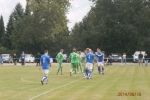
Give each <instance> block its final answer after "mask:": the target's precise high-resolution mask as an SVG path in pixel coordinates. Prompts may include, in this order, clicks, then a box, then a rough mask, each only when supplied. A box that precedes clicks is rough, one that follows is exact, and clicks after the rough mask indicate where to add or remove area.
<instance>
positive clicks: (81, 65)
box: [79, 62, 83, 73]
mask: <svg viewBox="0 0 150 100" xmlns="http://www.w3.org/2000/svg"><path fill="white" fill-rule="evenodd" d="M79 67H80V71H81V73H82V72H83V71H82V65H81V62H80V63H79Z"/></svg>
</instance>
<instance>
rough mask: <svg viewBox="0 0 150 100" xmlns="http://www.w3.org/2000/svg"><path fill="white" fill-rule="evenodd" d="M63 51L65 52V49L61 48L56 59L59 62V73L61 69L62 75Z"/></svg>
mask: <svg viewBox="0 0 150 100" xmlns="http://www.w3.org/2000/svg"><path fill="white" fill-rule="evenodd" d="M63 52H64V50H63V49H61V50H60V52H59V53H58V54H57V56H56V60H57V63H58V69H57V75H58V73H59V71H61V75H62V63H63V60H64V56H63Z"/></svg>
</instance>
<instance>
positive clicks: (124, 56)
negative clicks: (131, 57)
mask: <svg viewBox="0 0 150 100" xmlns="http://www.w3.org/2000/svg"><path fill="white" fill-rule="evenodd" d="M126 57H127V55H126V53H123V55H122V62H123V63H125V64H126V59H127V58H126Z"/></svg>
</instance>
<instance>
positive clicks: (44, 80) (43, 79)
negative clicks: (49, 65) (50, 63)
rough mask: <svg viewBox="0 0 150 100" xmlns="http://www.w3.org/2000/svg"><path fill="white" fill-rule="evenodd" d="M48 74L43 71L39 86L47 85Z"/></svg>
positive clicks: (46, 71)
mask: <svg viewBox="0 0 150 100" xmlns="http://www.w3.org/2000/svg"><path fill="white" fill-rule="evenodd" d="M48 73H49V70H48V69H46V70H43V77H42V79H41V84H42V85H43V84H44V83H46V84H47V83H48Z"/></svg>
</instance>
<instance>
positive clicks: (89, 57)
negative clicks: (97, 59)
mask: <svg viewBox="0 0 150 100" xmlns="http://www.w3.org/2000/svg"><path fill="white" fill-rule="evenodd" d="M93 63H94V54H93V53H92V50H91V49H89V48H87V49H86V66H85V77H86V78H87V79H91V78H92V70H93Z"/></svg>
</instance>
